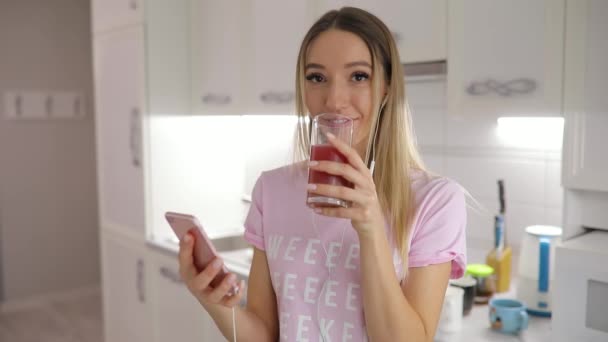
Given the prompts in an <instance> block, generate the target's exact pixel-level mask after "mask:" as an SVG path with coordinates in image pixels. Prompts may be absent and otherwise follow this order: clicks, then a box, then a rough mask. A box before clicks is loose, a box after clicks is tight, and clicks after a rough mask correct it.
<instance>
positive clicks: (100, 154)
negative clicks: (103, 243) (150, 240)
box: [94, 26, 145, 236]
mask: <svg viewBox="0 0 608 342" xmlns="http://www.w3.org/2000/svg"><path fill="white" fill-rule="evenodd" d="M94 48H95V106H96V113H95V118H96V132H97V134H96V135H97V137H96V139H97V170H98V179H99V196H100V203H99V206H100V221H101V223H102V226H107V225H110V226H113V227H121V228H124V229H129V230H130V231H131V232H133V233H135V234H138V235H141V236H143V235H144V230H145V228H144V187H143V172H142V165H143V161H142V143H143V142H142V115H143V114H144V113H145V111H144V106H143V95H142V93H143V89H144V82H143V68H144V65H143V64H144V62H143V61H144V57H143V41H142V28H141V26H135V27H132V28H128V29H125V30H120V31H112V32H108V33H105V34H100V35H96V36H95V38H94Z"/></svg>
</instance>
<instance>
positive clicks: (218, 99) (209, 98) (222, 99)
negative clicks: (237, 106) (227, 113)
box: [201, 93, 232, 105]
mask: <svg viewBox="0 0 608 342" xmlns="http://www.w3.org/2000/svg"><path fill="white" fill-rule="evenodd" d="M201 100H202V101H203V103H204V104H212V105H227V104H230V103H232V96H230V95H227V94H212V93H208V94H205V95H203V96H202V97H201Z"/></svg>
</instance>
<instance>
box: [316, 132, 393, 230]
mask: <svg viewBox="0 0 608 342" xmlns="http://www.w3.org/2000/svg"><path fill="white" fill-rule="evenodd" d="M328 138H329V141H330V143H331V144H332V145H333V146H334V147H336V148H337V149H338V151H339V152H340V153H342V155H344V157H346V159H347V161H348V163H338V162H333V161H318V162H315V161H312V162H310V163H309V166H308V167H309V168H310V169H312V170H315V171H321V172H325V173H328V174H331V175H336V176H342V177H344V179H346V180H348V181H350V182H351V183H352V184H354V189H351V188H347V187H344V186H337V185H328V184H309V185H308V191H309V192H311V193H315V194H319V195H323V196H328V197H334V198H340V199H343V200H346V201H348V202H350V203H351V206H350V207H349V208H327V207H325V208H316V209H315V212H316V213H318V214H321V215H325V216H330V217H340V218H346V219H350V220H351V223H352V225H353V227H354V228H355V230H357V233H358V234H359V235H361V234H367V233H370V232H373V231H374V230H375V229H384V224H385V221H384V215H383V214H382V208H381V206H380V202H379V200H378V194H377V192H376V185H375V184H374V179H373V177H372V173H371V171H370V170H369V169H368V168H367V166H366V165H365V163H364V162H363V160H361V157H360V156H359V154H358V153H357V151H356V150H355V149H353V148H352V147H350V146H348V145H347V144H345V143H344V142H342V141H340V140H339V139H336V138H335V136H333V135H330V134H328Z"/></svg>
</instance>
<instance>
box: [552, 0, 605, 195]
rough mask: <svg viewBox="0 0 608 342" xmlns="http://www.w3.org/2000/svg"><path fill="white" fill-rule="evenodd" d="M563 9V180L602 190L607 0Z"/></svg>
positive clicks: (567, 184)
mask: <svg viewBox="0 0 608 342" xmlns="http://www.w3.org/2000/svg"><path fill="white" fill-rule="evenodd" d="M567 8H568V11H567V18H566V22H567V27H566V49H565V53H566V57H565V58H566V60H565V82H564V114H565V119H566V123H565V128H566V129H565V135H564V147H563V170H562V175H563V185H564V186H565V187H567V188H571V189H582V190H596V191H608V150H607V148H608V135H607V131H608V96H606V89H608V65H607V64H606V61H608V38H607V35H606V33H607V32H608V21H607V20H606V17H607V16H608V2H606V1H603V0H585V1H578V0H576V1H568V5H567Z"/></svg>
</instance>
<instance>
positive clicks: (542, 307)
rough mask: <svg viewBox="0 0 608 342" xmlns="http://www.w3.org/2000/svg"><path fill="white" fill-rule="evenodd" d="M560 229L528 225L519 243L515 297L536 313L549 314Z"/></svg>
mask: <svg viewBox="0 0 608 342" xmlns="http://www.w3.org/2000/svg"><path fill="white" fill-rule="evenodd" d="M561 236H562V229H561V228H560V227H555V226H541V225H536V226H529V227H526V232H525V234H524V237H523V241H522V244H521V251H520V256H519V268H518V274H519V276H518V279H517V298H518V299H519V300H521V301H522V302H524V303H525V304H526V306H527V307H528V312H529V313H530V314H532V315H536V316H546V317H550V316H551V309H552V307H551V288H550V283H551V281H552V279H553V278H554V271H553V270H554V268H555V266H554V265H555V262H554V261H555V247H556V246H558V245H559V244H560V243H561Z"/></svg>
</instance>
